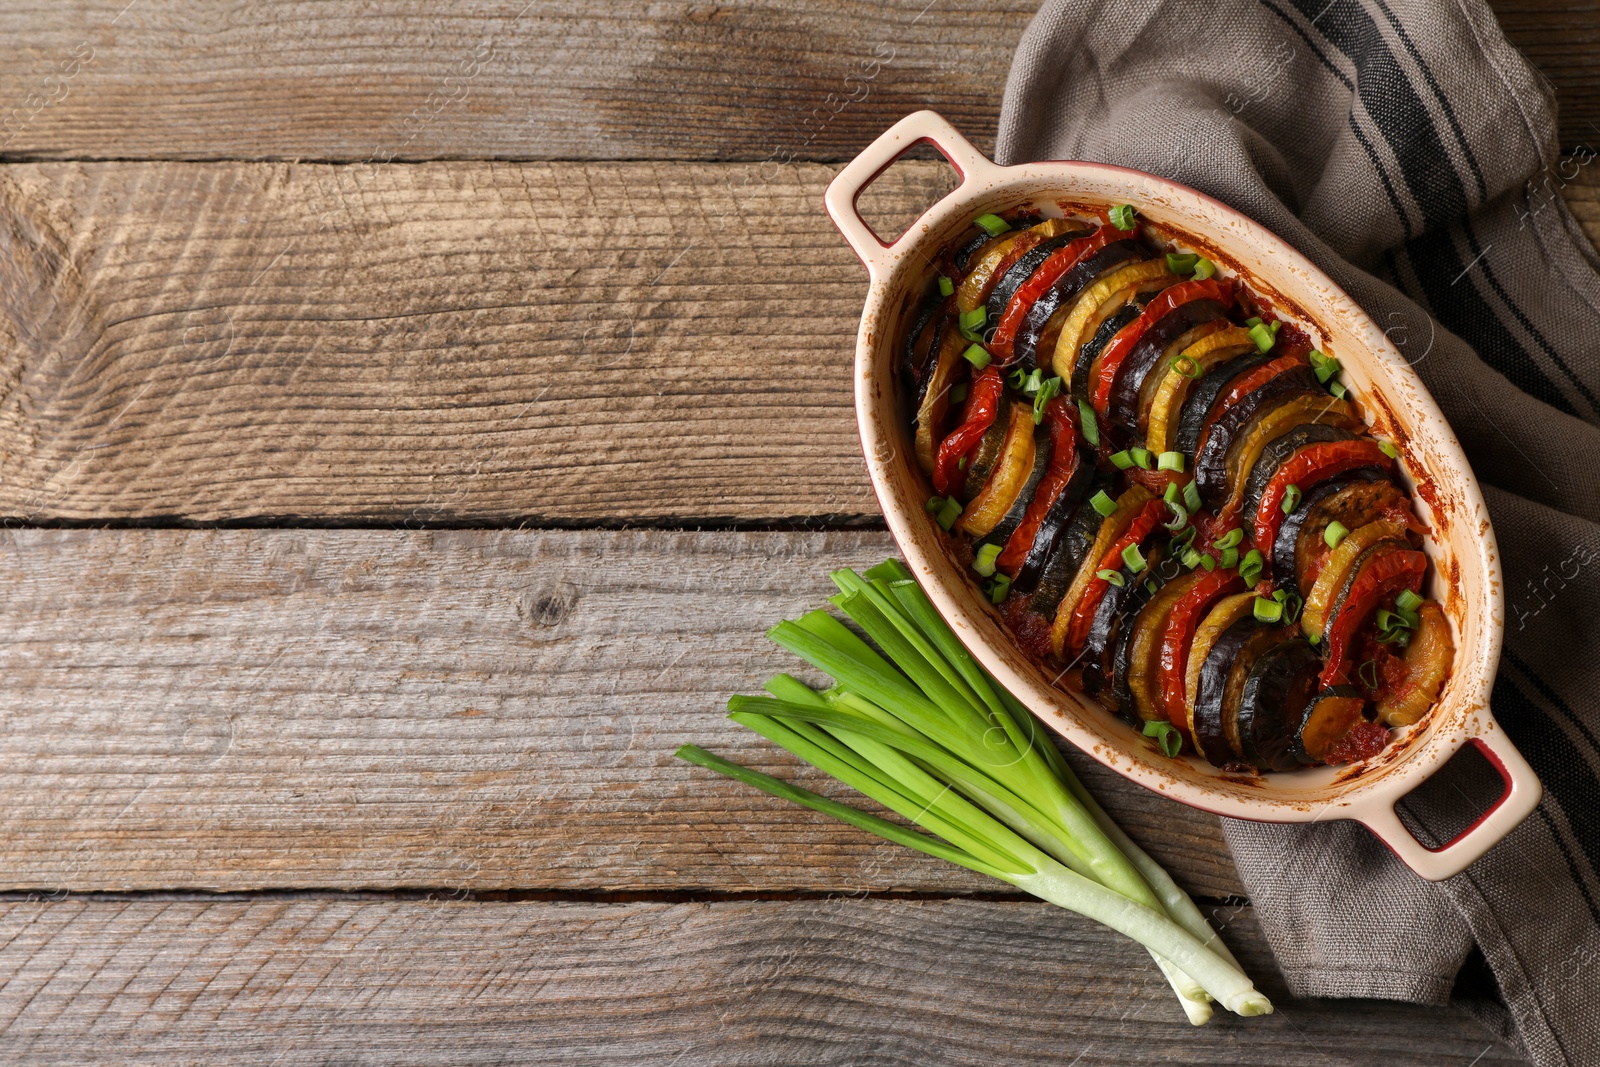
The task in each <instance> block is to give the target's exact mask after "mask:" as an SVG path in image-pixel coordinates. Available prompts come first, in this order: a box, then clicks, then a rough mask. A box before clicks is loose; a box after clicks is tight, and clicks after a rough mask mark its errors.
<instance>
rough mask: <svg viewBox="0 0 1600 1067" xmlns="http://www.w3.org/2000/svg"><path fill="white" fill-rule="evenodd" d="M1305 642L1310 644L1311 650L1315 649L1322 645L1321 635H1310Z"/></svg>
mask: <svg viewBox="0 0 1600 1067" xmlns="http://www.w3.org/2000/svg"><path fill="white" fill-rule="evenodd" d="M1306 640H1307V641H1310V642H1311V646H1312V647H1313V648H1315V647H1316V646H1317V645H1320V644H1322V635H1321V634H1311V635H1309V636H1308V637H1307V638H1306Z"/></svg>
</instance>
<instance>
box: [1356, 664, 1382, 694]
mask: <svg viewBox="0 0 1600 1067" xmlns="http://www.w3.org/2000/svg"><path fill="white" fill-rule="evenodd" d="M1356 675H1357V677H1359V678H1360V679H1361V684H1362V685H1364V686H1366V687H1367V688H1368V689H1371V690H1373V691H1374V692H1376V691H1377V689H1378V680H1379V679H1378V661H1377V660H1375V659H1369V660H1367V661H1366V662H1365V663H1363V664H1362V665H1361V666H1359V667H1357V668H1356Z"/></svg>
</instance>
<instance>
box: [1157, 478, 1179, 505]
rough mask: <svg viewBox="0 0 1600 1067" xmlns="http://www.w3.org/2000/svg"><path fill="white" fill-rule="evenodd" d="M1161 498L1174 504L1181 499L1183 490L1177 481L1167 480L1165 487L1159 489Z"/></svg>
mask: <svg viewBox="0 0 1600 1067" xmlns="http://www.w3.org/2000/svg"><path fill="white" fill-rule="evenodd" d="M1161 499H1162V500H1165V501H1166V502H1167V503H1169V504H1172V505H1174V506H1176V505H1177V504H1179V503H1181V502H1182V500H1183V490H1181V489H1179V488H1178V483H1177V482H1168V483H1167V487H1166V488H1165V489H1163V490H1162V491H1161Z"/></svg>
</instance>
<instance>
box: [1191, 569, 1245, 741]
mask: <svg viewBox="0 0 1600 1067" xmlns="http://www.w3.org/2000/svg"><path fill="white" fill-rule="evenodd" d="M1255 602H1256V595H1255V593H1253V592H1248V591H1247V592H1243V593H1234V594H1233V595H1232V596H1225V597H1223V598H1222V599H1221V600H1219V601H1217V602H1216V603H1215V604H1213V605H1212V606H1211V610H1210V611H1209V612H1207V613H1206V617H1205V618H1204V619H1202V620H1201V621H1200V625H1199V626H1197V627H1195V631H1194V640H1192V641H1191V642H1190V643H1189V662H1188V664H1187V666H1186V667H1185V671H1184V682H1183V693H1184V698H1185V699H1186V701H1187V702H1188V707H1189V733H1190V734H1191V735H1193V734H1194V732H1195V722H1194V707H1195V705H1196V704H1197V703H1198V702H1199V699H1200V669H1201V668H1202V667H1203V666H1204V665H1205V662H1206V657H1208V656H1210V655H1211V646H1212V645H1215V644H1216V643H1217V639H1218V638H1220V637H1221V636H1222V635H1223V634H1224V633H1225V632H1227V630H1228V628H1229V627H1230V626H1232V625H1233V624H1234V623H1236V622H1238V621H1239V620H1240V619H1242V618H1244V617H1245V616H1246V615H1253V613H1254V611H1255Z"/></svg>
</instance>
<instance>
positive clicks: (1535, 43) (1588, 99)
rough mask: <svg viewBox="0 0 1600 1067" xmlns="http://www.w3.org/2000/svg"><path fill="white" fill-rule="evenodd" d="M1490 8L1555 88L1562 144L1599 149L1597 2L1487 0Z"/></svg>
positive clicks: (1599, 30)
mask: <svg viewBox="0 0 1600 1067" xmlns="http://www.w3.org/2000/svg"><path fill="white" fill-rule="evenodd" d="M1489 6H1490V7H1491V8H1493V9H1494V13H1495V15H1496V16H1497V17H1498V18H1499V20H1500V27H1501V28H1502V29H1503V30H1504V31H1505V34H1506V37H1507V38H1508V39H1509V40H1510V41H1511V43H1512V44H1514V45H1516V46H1517V48H1519V49H1520V50H1521V51H1522V54H1523V55H1525V56H1527V57H1528V60H1529V62H1531V63H1532V64H1533V65H1534V66H1535V67H1536V68H1537V69H1538V71H1539V73H1540V74H1542V75H1543V76H1544V77H1545V78H1546V79H1548V80H1549V82H1550V84H1551V87H1552V88H1553V89H1554V90H1555V95H1556V105H1557V115H1558V117H1559V119H1560V126H1561V145H1562V147H1563V148H1565V149H1566V150H1567V151H1569V152H1571V151H1573V150H1575V149H1577V148H1578V147H1579V146H1587V148H1588V151H1589V153H1590V154H1593V153H1594V152H1595V151H1596V150H1600V3H1596V2H1595V0H1576V2H1574V0H1489Z"/></svg>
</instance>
